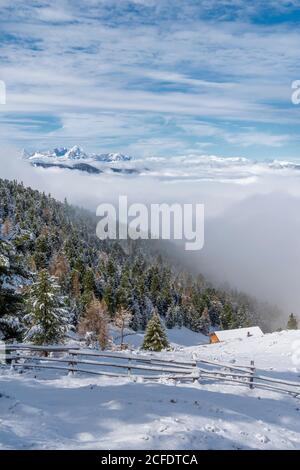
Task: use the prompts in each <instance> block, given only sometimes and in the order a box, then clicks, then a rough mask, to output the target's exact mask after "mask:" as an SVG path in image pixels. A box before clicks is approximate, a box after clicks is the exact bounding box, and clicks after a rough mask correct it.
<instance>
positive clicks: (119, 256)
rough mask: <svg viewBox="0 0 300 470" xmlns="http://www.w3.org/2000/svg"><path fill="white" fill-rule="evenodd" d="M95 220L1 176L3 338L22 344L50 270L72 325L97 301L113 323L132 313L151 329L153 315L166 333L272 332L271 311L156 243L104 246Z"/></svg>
mask: <svg viewBox="0 0 300 470" xmlns="http://www.w3.org/2000/svg"><path fill="white" fill-rule="evenodd" d="M96 223H97V219H96V217H95V216H94V215H93V214H91V213H89V212H88V211H85V210H82V209H78V208H75V207H73V206H71V205H69V204H68V203H67V201H65V202H64V203H61V202H58V201H56V200H55V199H53V198H52V197H51V196H50V195H46V194H44V193H40V192H38V191H35V190H33V189H31V188H25V187H24V186H23V184H22V183H21V184H20V183H17V182H16V181H7V180H1V179H0V334H1V337H2V338H5V339H6V340H9V339H14V338H15V339H18V340H22V339H23V340H24V338H25V336H26V335H25V331H26V318H27V319H28V314H30V312H28V308H29V307H28V302H27V300H26V295H27V294H26V293H27V291H28V288H29V286H30V285H32V283H34V282H36V279H37V277H38V274H39V273H41V272H45V270H47V271H48V272H49V275H51V276H52V278H54V277H55V278H56V282H57V284H58V288H59V294H58V290H57V289H58V288H57V286H56V287H55V289H54V290H53V292H52V294H51V295H52V296H53V295H59V296H61V297H60V300H59V302H63V307H64V311H65V312H66V311H67V312H68V319H69V320H68V321H69V325H71V326H72V327H73V328H76V327H77V325H78V323H79V321H80V319H81V318H82V317H83V316H84V315H85V312H86V311H87V309H88V308H89V306H90V304H91V302H92V301H95V299H98V300H99V301H101V302H103V303H105V305H106V306H107V311H108V314H109V316H110V319H111V320H113V319H114V317H115V315H116V313H117V312H118V311H119V310H120V309H121V308H124V309H126V310H127V311H129V312H130V313H131V324H130V326H131V328H133V329H134V330H140V329H141V330H143V329H145V327H146V324H147V322H148V320H149V318H150V317H151V316H152V314H153V311H154V310H157V311H158V313H159V315H160V316H161V317H162V319H164V321H165V325H166V327H167V328H172V327H174V326H182V325H184V326H186V327H188V328H190V329H192V330H194V331H199V332H203V333H205V334H207V333H208V331H209V328H210V326H211V325H214V326H216V327H218V328H225V329H226V328H232V327H239V326H250V325H252V324H259V325H261V326H262V327H263V328H264V329H266V328H267V327H268V325H267V324H266V322H265V321H264V320H263V318H266V317H265V315H264V313H265V310H266V309H268V308H269V307H268V306H266V305H262V304H259V303H258V302H257V301H255V300H253V299H251V298H250V297H248V296H246V295H244V294H241V293H237V292H233V291H226V292H225V291H223V290H219V289H215V288H213V287H212V286H211V285H210V284H209V283H208V282H207V281H206V280H205V279H204V277H203V276H198V277H197V278H194V277H192V276H191V275H189V274H188V273H187V272H185V271H179V270H178V267H176V268H175V267H174V266H173V263H171V262H170V261H169V260H168V259H164V257H163V256H162V255H161V254H160V253H159V250H158V247H156V248H155V250H156V253H154V248H153V246H152V245H151V244H150V242H149V244H147V242H143V243H140V242H138V241H137V242H128V245H127V246H126V247H124V246H123V245H122V246H121V245H120V244H119V243H118V242H113V241H109V242H108V241H106V242H103V241H100V240H99V239H98V238H97V237H96ZM49 295H50V294H49ZM52 300H53V299H52ZM59 302H58V303H59ZM25 339H26V338H25Z"/></svg>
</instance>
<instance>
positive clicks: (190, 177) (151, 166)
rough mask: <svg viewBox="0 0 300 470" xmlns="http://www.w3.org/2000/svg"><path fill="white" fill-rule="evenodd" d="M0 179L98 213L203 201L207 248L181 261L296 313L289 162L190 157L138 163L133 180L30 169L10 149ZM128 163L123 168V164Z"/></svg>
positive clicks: (299, 307) (298, 241)
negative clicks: (110, 207)
mask: <svg viewBox="0 0 300 470" xmlns="http://www.w3.org/2000/svg"><path fill="white" fill-rule="evenodd" d="M0 160H1V175H0V176H1V177H5V178H9V179H13V178H15V179H17V180H19V181H23V182H24V184H25V185H30V186H32V187H34V188H36V189H39V190H42V191H45V192H46V193H51V194H52V195H53V196H54V197H56V198H57V199H59V200H63V199H64V198H65V197H66V198H67V199H68V201H69V202H71V203H73V204H77V205H79V206H83V207H86V208H88V209H89V210H91V211H92V212H94V213H95V212H96V208H97V206H98V205H99V204H100V203H102V202H111V203H114V204H116V205H117V204H118V197H119V196H120V195H126V196H127V197H128V201H129V203H134V202H138V203H146V204H150V203H163V202H165V203H174V202H177V203H181V204H183V203H193V204H195V203H203V204H205V244H204V248H203V249H202V250H201V251H199V252H196V253H195V252H184V251H183V249H182V248H181V247H180V246H179V247H178V246H177V248H176V249H178V250H181V256H184V259H185V261H186V263H188V264H189V265H190V267H191V268H192V269H193V270H194V271H196V272H202V273H204V274H206V275H208V276H209V277H210V278H211V279H213V280H214V281H216V282H218V283H221V284H222V283H224V282H228V283H229V284H230V285H231V286H232V287H235V288H238V289H241V290H244V291H245V292H247V293H249V294H252V295H255V296H257V297H258V298H260V299H262V300H267V301H269V302H271V303H273V304H276V305H278V306H279V307H280V308H282V309H283V310H284V311H285V312H286V313H288V312H290V311H294V312H295V313H298V312H299V311H300V296H299V282H300V276H299V274H300V237H299V233H300V216H299V213H300V184H299V183H300V170H299V166H298V165H297V163H293V162H270V161H269V162H267V161H266V162H263V161H259V162H254V161H251V160H247V159H244V158H222V157H217V156H208V155H189V156H182V157H174V158H163V157H157V158H155V157H149V158H147V159H142V160H139V159H136V160H135V161H134V163H130V164H131V166H132V165H135V167H139V168H140V169H141V170H142V168H144V171H142V172H141V174H139V175H130V176H126V175H123V176H122V175H112V174H100V175H89V174H85V173H81V172H79V171H70V170H61V169H57V168H55V169H43V168H33V167H32V166H30V165H29V164H28V163H26V162H24V161H22V160H21V158H20V156H19V153H18V152H16V149H14V148H6V149H3V150H2V152H1V155H0ZM127 165H128V164H127Z"/></svg>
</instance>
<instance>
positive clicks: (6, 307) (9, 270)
mask: <svg viewBox="0 0 300 470" xmlns="http://www.w3.org/2000/svg"><path fill="white" fill-rule="evenodd" d="M21 274H22V269H21V266H20V265H19V263H18V260H17V257H16V252H15V249H14V247H13V245H12V244H11V243H9V242H6V241H5V240H2V239H0V338H3V339H5V340H7V339H12V338H15V339H20V336H21V334H22V328H23V325H22V318H21V316H22V300H23V299H22V296H21V293H20V287H21V284H22V282H23V280H22V277H21Z"/></svg>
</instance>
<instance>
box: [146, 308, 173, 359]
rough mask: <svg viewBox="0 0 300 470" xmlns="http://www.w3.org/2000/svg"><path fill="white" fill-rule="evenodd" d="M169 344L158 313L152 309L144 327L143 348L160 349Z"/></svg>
mask: <svg viewBox="0 0 300 470" xmlns="http://www.w3.org/2000/svg"><path fill="white" fill-rule="evenodd" d="M169 346H170V345H169V341H168V338H167V335H166V333H165V331H164V328H163V326H162V324H161V321H160V318H159V315H158V313H157V312H156V311H154V313H153V315H152V318H151V319H150V320H149V322H148V325H147V328H146V332H145V337H144V342H143V349H147V350H149V351H161V350H162V349H166V348H168V347H169Z"/></svg>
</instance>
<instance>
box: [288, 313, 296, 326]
mask: <svg viewBox="0 0 300 470" xmlns="http://www.w3.org/2000/svg"><path fill="white" fill-rule="evenodd" d="M287 329H288V330H298V320H297V318H296V317H295V315H294V314H293V313H291V314H290V316H289V319H288V322H287Z"/></svg>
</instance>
